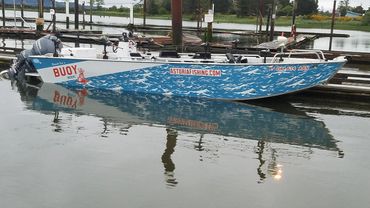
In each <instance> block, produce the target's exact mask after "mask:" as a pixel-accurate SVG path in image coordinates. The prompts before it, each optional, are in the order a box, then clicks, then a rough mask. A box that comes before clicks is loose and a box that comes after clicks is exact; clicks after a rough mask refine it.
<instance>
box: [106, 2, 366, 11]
mask: <svg viewBox="0 0 370 208" xmlns="http://www.w3.org/2000/svg"><path fill="white" fill-rule="evenodd" d="M132 1H135V2H140V0H104V2H105V4H106V5H107V6H113V5H117V6H119V5H121V4H128V3H130V2H132ZM183 1H186V0H183ZM333 2H334V0H319V10H324V11H327V10H331V9H332V8H333ZM339 2H340V0H337V4H339ZM349 4H350V6H352V7H354V6H362V7H363V8H364V9H365V10H366V9H367V8H369V7H370V0H349Z"/></svg>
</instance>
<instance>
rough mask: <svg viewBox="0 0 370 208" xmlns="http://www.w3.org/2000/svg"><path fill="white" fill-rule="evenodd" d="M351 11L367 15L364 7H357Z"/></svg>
mask: <svg viewBox="0 0 370 208" xmlns="http://www.w3.org/2000/svg"><path fill="white" fill-rule="evenodd" d="M351 11H353V12H356V13H359V14H364V13H365V10H364V8H363V7H362V6H357V7H354V8H351Z"/></svg>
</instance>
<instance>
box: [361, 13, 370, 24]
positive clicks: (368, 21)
mask: <svg viewBox="0 0 370 208" xmlns="http://www.w3.org/2000/svg"><path fill="white" fill-rule="evenodd" d="M362 25H365V26H370V11H367V12H366V14H365V16H364V18H363V19H362Z"/></svg>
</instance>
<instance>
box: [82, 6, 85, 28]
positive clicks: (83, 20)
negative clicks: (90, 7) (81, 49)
mask: <svg viewBox="0 0 370 208" xmlns="http://www.w3.org/2000/svg"><path fill="white" fill-rule="evenodd" d="M82 28H83V29H85V1H83V2H82Z"/></svg>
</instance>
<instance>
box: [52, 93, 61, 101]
mask: <svg viewBox="0 0 370 208" xmlns="http://www.w3.org/2000/svg"><path fill="white" fill-rule="evenodd" d="M59 98H60V94H59V92H58V91H54V99H53V101H54V103H56V102H59Z"/></svg>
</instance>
